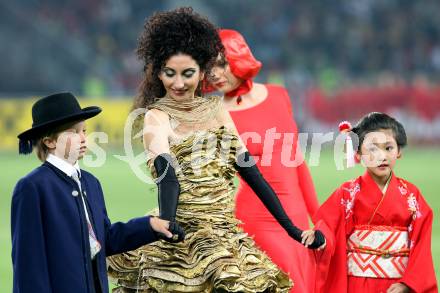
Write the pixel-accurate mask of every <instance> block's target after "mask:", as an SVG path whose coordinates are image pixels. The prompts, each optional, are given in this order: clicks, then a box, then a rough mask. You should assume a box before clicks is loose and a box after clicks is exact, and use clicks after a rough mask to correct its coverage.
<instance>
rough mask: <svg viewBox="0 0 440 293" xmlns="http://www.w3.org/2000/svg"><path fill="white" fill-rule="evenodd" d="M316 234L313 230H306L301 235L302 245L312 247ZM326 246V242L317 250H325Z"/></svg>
mask: <svg viewBox="0 0 440 293" xmlns="http://www.w3.org/2000/svg"><path fill="white" fill-rule="evenodd" d="M315 233H316V231H315V230H313V229H310V230H304V231H303V232H302V233H301V244H302V245H304V246H305V247H308V246H309V245H311V244H312V243H313V241H315ZM325 245H326V241H324V244H323V245H321V246H320V247H318V248H317V249H316V250H322V249H324V248H325Z"/></svg>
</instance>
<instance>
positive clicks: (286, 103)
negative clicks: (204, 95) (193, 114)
mask: <svg viewBox="0 0 440 293" xmlns="http://www.w3.org/2000/svg"><path fill="white" fill-rule="evenodd" d="M219 33H220V37H221V39H222V43H223V45H224V47H225V55H226V61H227V62H226V61H223V62H222V61H218V64H217V66H216V67H215V68H214V70H213V74H212V76H211V79H210V82H211V86H212V87H214V89H215V90H218V91H221V92H223V93H224V94H225V98H224V105H225V108H226V109H227V110H228V111H229V112H230V114H231V116H232V119H233V120H234V123H235V125H236V127H237V129H238V131H239V133H240V135H241V137H242V139H243V141H244V143H245V144H246V146H247V148H248V150H249V152H250V153H251V154H252V155H253V157H254V158H255V159H256V160H257V165H258V168H259V169H260V170H261V173H262V174H263V176H264V178H265V179H266V180H267V181H268V182H269V184H270V185H271V186H272V187H273V188H274V189H275V191H276V194H277V195H278V197H279V199H280V201H281V203H282V205H283V207H284V209H285V210H286V212H287V214H288V215H289V217H290V218H291V219H292V220H293V221H294V222H295V224H296V225H297V226H298V227H300V228H301V229H307V228H308V227H309V218H308V216H313V214H314V213H315V212H316V210H317V209H318V200H317V197H316V193H315V189H314V186H313V182H312V178H311V176H310V172H309V170H308V167H307V165H306V164H305V163H304V162H303V157H302V154H301V152H300V151H299V150H298V151H297V137H298V136H297V135H298V133H297V127H296V123H295V120H294V118H293V115H292V107H291V103H290V98H289V95H288V93H287V91H286V89H285V88H283V87H281V86H277V85H266V84H259V83H254V82H252V79H253V78H254V77H255V76H256V75H257V73H258V71H259V70H260V68H261V63H260V62H259V61H257V60H256V59H255V58H254V56H253V55H252V53H251V51H250V49H249V47H248V45H247V44H246V42H245V40H244V38H243V37H242V36H241V35H240V34H239V33H238V32H237V31H234V30H220V32H219ZM236 203H237V205H236V216H237V218H239V219H240V220H241V221H242V222H243V228H244V230H245V231H246V232H247V233H249V234H250V235H253V236H254V239H255V241H256V243H257V244H258V245H259V246H260V248H261V249H262V250H264V251H265V252H266V253H267V254H268V255H269V257H270V258H271V259H272V260H273V262H274V263H276V264H277V265H278V266H279V267H280V268H281V269H282V270H283V271H285V272H287V273H288V274H289V275H290V277H291V279H292V280H293V281H294V287H293V289H292V292H311V291H312V290H313V289H312V288H313V282H314V280H313V279H314V275H313V274H314V263H313V262H314V261H313V258H312V256H311V255H310V254H309V251H308V250H307V249H306V248H305V247H304V246H302V245H301V244H300V243H298V242H295V241H293V240H292V239H291V238H289V236H288V235H287V233H286V232H284V230H283V229H282V228H281V226H280V225H279V224H278V223H277V222H276V220H275V219H274V218H273V217H272V215H271V214H270V213H268V212H267V210H266V209H265V207H264V206H263V205H262V204H261V203H260V201H259V200H258V198H257V196H256V195H255V194H254V192H253V191H252V190H251V188H250V187H249V186H248V185H247V184H246V183H245V182H244V181H243V180H241V179H240V184H239V190H238V193H237V198H236Z"/></svg>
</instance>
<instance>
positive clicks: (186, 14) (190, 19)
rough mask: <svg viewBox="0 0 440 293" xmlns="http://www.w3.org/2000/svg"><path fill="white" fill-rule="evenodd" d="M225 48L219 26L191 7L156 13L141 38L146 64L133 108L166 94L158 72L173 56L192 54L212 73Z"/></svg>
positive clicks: (142, 58) (145, 25) (142, 56)
mask: <svg viewBox="0 0 440 293" xmlns="http://www.w3.org/2000/svg"><path fill="white" fill-rule="evenodd" d="M223 51H224V49H223V45H222V43H221V40H220V37H219V35H218V31H217V28H216V27H215V26H214V25H213V24H212V23H211V22H210V21H209V20H208V19H207V18H205V17H203V16H201V15H200V14H198V13H196V12H194V11H193V9H192V8H191V7H181V8H178V9H175V10H171V11H166V12H157V13H155V14H154V15H153V16H151V17H150V18H149V19H147V21H146V22H145V24H144V31H143V32H142V34H141V36H140V38H139V45H138V48H137V55H138V58H139V59H141V60H142V61H143V63H144V77H143V80H142V83H141V85H140V90H139V95H138V97H137V98H136V99H135V101H134V105H133V109H137V108H145V107H146V106H148V105H150V104H151V103H153V102H154V100H155V99H157V98H161V97H163V96H164V95H165V93H166V92H165V88H164V86H163V84H162V82H161V80H160V79H159V78H158V75H159V73H160V71H161V70H162V68H163V66H164V65H165V63H166V61H167V60H168V59H169V58H170V57H172V56H173V55H176V54H179V53H181V54H187V55H189V56H191V57H192V58H193V59H194V60H195V61H196V62H197V64H198V65H199V66H200V70H201V71H204V72H205V73H207V74H209V72H210V70H211V69H212V67H213V65H214V63H215V60H216V58H217V56H218V55H219V54H223ZM197 94H198V95H200V94H201V92H198V93H197Z"/></svg>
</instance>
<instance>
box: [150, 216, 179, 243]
mask: <svg viewBox="0 0 440 293" xmlns="http://www.w3.org/2000/svg"><path fill="white" fill-rule="evenodd" d="M150 225H151V228H153V230H154V231H155V232H156V233H157V234H158V237H159V238H160V239H163V240H165V241H168V242H173V243H176V242H181V241H183V240H184V239H185V231H183V229H182V227H180V226H179V224H177V223H176V222H170V221H167V220H162V219H160V218H158V217H150Z"/></svg>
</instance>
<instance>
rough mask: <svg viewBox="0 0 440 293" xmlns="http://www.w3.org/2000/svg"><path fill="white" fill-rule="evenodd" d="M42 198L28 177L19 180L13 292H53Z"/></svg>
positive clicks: (14, 208) (14, 199)
mask: <svg viewBox="0 0 440 293" xmlns="http://www.w3.org/2000/svg"><path fill="white" fill-rule="evenodd" d="M41 198H42V197H41V194H39V192H38V190H37V188H36V187H35V185H34V184H33V182H31V181H30V180H28V179H26V178H24V179H22V180H20V181H19V182H18V183H17V185H16V187H15V189H14V192H13V195H12V204H11V238H12V264H13V274H14V277H13V292H20V293H24V292H52V288H51V282H50V276H49V268H48V261H47V255H46V253H47V250H46V245H45V237H44V227H43V225H44V224H43V217H44V213H43V211H42V203H41V201H42V199H41Z"/></svg>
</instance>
